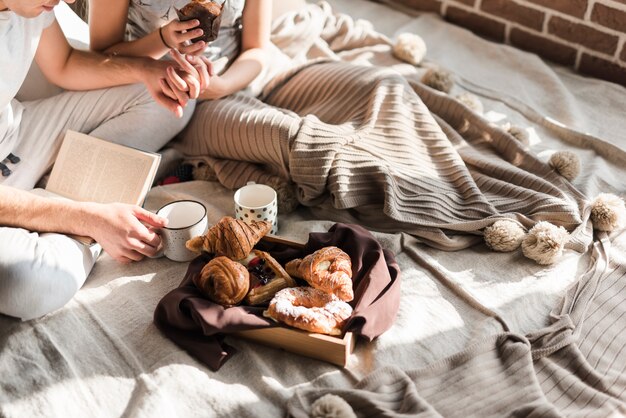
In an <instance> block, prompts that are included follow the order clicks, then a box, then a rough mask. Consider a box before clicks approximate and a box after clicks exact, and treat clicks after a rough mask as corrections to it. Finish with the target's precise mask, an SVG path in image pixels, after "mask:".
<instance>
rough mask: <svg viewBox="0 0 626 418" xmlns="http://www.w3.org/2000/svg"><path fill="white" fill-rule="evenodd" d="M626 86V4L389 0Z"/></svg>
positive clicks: (610, 0) (607, 0) (624, 0)
mask: <svg viewBox="0 0 626 418" xmlns="http://www.w3.org/2000/svg"><path fill="white" fill-rule="evenodd" d="M383 1H385V2H388V3H395V4H397V5H400V6H404V7H409V8H411V9H415V10H420V11H431V12H436V13H439V14H441V15H442V16H444V17H445V19H446V20H448V21H450V22H452V23H455V24H458V25H460V26H464V27H466V28H468V29H470V30H472V31H473V32H475V33H478V34H480V35H483V36H485V37H488V38H491V39H493V40H496V41H500V42H506V43H508V44H511V45H514V46H516V47H518V48H521V49H524V50H527V51H531V52H534V53H536V54H538V55H541V56H543V57H545V58H547V59H549V60H551V61H553V62H556V63H559V64H563V65H566V66H569V67H573V68H575V69H576V70H578V71H580V72H581V73H584V74H587V75H591V76H595V77H598V78H603V79H605V80H609V81H613V82H616V83H619V84H622V85H624V86H626V0H383Z"/></svg>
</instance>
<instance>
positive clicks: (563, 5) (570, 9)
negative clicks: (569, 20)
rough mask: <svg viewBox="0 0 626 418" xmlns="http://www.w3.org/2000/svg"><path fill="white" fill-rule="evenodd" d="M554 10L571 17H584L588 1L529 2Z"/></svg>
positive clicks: (543, 0) (544, 0)
mask: <svg viewBox="0 0 626 418" xmlns="http://www.w3.org/2000/svg"><path fill="white" fill-rule="evenodd" d="M528 1H530V2H531V3H535V4H540V5H542V6H545V7H547V8H550V9H552V10H558V11H559V12H563V13H565V14H568V15H570V16H576V17H580V18H582V17H584V16H585V12H586V11H587V0H528Z"/></svg>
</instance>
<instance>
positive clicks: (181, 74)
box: [161, 50, 213, 102]
mask: <svg viewBox="0 0 626 418" xmlns="http://www.w3.org/2000/svg"><path fill="white" fill-rule="evenodd" d="M170 55H171V56H172V58H174V61H175V62H176V64H178V65H177V66H176V67H173V66H172V67H169V68H168V69H167V78H166V79H164V80H161V89H162V90H163V93H164V94H165V95H166V96H167V97H169V98H171V99H173V100H178V101H179V102H180V100H181V95H182V96H187V97H188V98H191V99H196V98H198V96H200V94H201V93H202V92H203V91H205V90H206V89H207V88H208V87H209V85H210V80H211V76H212V75H213V65H212V64H211V62H210V61H209V60H208V59H207V58H205V57H194V56H192V55H186V56H184V57H183V56H182V55H180V54H179V53H178V52H177V51H176V50H172V51H170Z"/></svg>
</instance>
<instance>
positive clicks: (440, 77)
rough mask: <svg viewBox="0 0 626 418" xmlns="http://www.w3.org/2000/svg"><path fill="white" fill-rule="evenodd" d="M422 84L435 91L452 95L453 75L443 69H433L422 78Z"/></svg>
mask: <svg viewBox="0 0 626 418" xmlns="http://www.w3.org/2000/svg"><path fill="white" fill-rule="evenodd" d="M422 83H424V84H426V85H427V86H428V87H432V88H434V89H435V90H439V91H442V92H444V93H450V90H452V87H453V86H454V80H453V79H452V74H450V73H449V72H447V71H446V70H443V69H441V68H431V69H429V70H428V71H426V73H425V74H424V75H423V76H422Z"/></svg>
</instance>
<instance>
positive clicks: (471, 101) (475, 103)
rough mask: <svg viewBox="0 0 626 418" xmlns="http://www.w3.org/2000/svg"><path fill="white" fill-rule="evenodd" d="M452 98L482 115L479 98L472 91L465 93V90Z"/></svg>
mask: <svg viewBox="0 0 626 418" xmlns="http://www.w3.org/2000/svg"><path fill="white" fill-rule="evenodd" d="M454 98H455V99H457V100H458V101H459V102H461V103H463V104H464V105H465V106H467V107H468V108H469V109H470V110H472V111H473V112H475V113H478V114H479V115H482V114H483V113H484V111H485V109H484V108H483V104H482V102H481V101H480V99H479V98H478V97H476V96H475V95H473V94H472V93H467V92H466V93H461V94H459V95H457V96H455V97H454Z"/></svg>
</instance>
